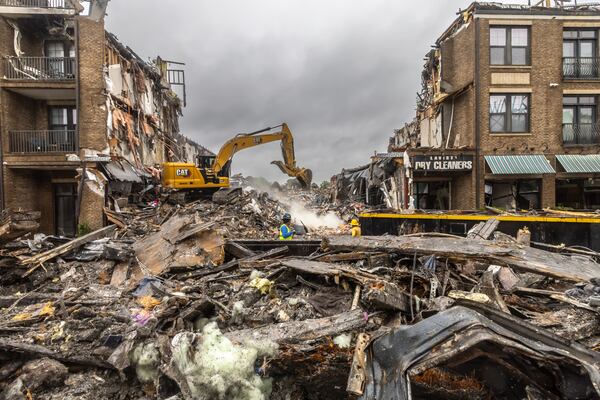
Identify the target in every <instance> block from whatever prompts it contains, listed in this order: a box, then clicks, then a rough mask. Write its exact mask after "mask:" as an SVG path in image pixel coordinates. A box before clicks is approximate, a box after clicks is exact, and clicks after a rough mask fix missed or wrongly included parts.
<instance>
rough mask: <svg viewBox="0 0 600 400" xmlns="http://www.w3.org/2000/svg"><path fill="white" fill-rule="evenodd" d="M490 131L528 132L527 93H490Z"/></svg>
mask: <svg viewBox="0 0 600 400" xmlns="http://www.w3.org/2000/svg"><path fill="white" fill-rule="evenodd" d="M490 132H492V133H505V132H529V95H528V94H494V95H490Z"/></svg>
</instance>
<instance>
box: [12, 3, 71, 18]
mask: <svg viewBox="0 0 600 400" xmlns="http://www.w3.org/2000/svg"><path fill="white" fill-rule="evenodd" d="M75 11H76V10H75V6H74V3H73V2H70V1H68V0H0V14H10V15H14V16H27V15H31V14H37V15H44V14H62V15H74V14H75Z"/></svg>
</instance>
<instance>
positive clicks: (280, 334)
mask: <svg viewBox="0 0 600 400" xmlns="http://www.w3.org/2000/svg"><path fill="white" fill-rule="evenodd" d="M366 324H367V321H366V319H365V317H364V316H363V311H362V310H361V309H356V310H352V311H347V312H344V313H341V314H336V315H333V316H331V317H326V318H317V319H307V320H304V321H290V322H283V323H280V324H274V325H270V326H264V327H262V328H257V329H243V330H239V331H233V332H229V333H227V334H225V336H227V338H228V339H230V340H231V341H234V342H237V343H243V342H246V341H261V340H271V341H273V342H276V343H278V344H281V343H298V342H303V341H308V340H316V339H320V338H323V337H325V336H337V335H339V334H341V333H344V332H348V331H353V330H357V329H360V328H362V327H364V326H365V325H366Z"/></svg>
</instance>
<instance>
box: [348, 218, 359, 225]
mask: <svg viewBox="0 0 600 400" xmlns="http://www.w3.org/2000/svg"><path fill="white" fill-rule="evenodd" d="M350 225H352V226H358V221H357V220H355V219H353V220H352V221H350Z"/></svg>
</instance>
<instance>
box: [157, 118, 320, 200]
mask: <svg viewBox="0 0 600 400" xmlns="http://www.w3.org/2000/svg"><path fill="white" fill-rule="evenodd" d="M277 128H281V129H280V130H279V131H277V132H271V131H273V130H274V129H277ZM275 141H281V152H282V154H283V161H272V162H271V164H275V165H277V166H278V167H279V169H281V171H282V172H283V173H284V174H286V175H288V176H291V177H294V178H296V179H298V181H299V182H300V185H301V186H302V187H303V188H310V184H311V182H312V171H311V170H310V169H306V168H300V167H297V166H296V156H295V154H294V138H293V136H292V132H291V131H290V128H289V127H288V126H287V124H286V123H282V124H281V125H277V126H274V127H268V128H265V129H261V130H258V131H256V132H251V133H241V134H238V135H236V136H235V137H233V138H231V139H229V140H228V141H227V142H225V144H223V146H221V149H220V150H219V153H218V154H217V155H216V156H199V157H198V160H197V165H195V164H192V163H180V162H167V163H163V164H162V178H161V179H162V185H163V187H165V188H169V189H177V190H179V191H181V192H183V194H184V196H186V195H187V196H186V197H188V198H190V197H196V196H193V195H192V196H190V194H194V195H200V196H202V195H206V194H212V198H213V200H214V201H215V202H217V203H226V202H228V201H230V200H231V199H232V198H234V197H236V196H237V195H239V193H240V191H241V188H232V187H231V185H230V182H229V173H230V170H231V161H232V159H233V155H234V154H235V153H237V152H238V151H240V150H244V149H247V148H250V147H254V146H259V145H261V144H266V143H270V142H275Z"/></svg>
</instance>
